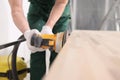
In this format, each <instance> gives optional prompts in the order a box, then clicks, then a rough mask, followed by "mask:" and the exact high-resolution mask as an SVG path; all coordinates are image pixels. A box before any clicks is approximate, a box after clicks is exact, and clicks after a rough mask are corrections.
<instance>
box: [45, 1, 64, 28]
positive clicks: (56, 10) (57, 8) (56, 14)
mask: <svg viewBox="0 0 120 80" xmlns="http://www.w3.org/2000/svg"><path fill="white" fill-rule="evenodd" d="M65 7H66V4H63V3H58V4H57V3H56V4H55V5H54V7H53V8H52V11H51V13H50V16H49V19H48V21H47V23H46V25H47V26H50V27H51V28H53V26H54V25H55V23H56V22H57V21H58V19H59V18H60V17H61V15H62V13H63V12H64V9H65Z"/></svg>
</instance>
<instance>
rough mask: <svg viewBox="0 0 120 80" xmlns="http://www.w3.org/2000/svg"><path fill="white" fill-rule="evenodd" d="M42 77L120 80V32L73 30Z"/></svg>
mask: <svg viewBox="0 0 120 80" xmlns="http://www.w3.org/2000/svg"><path fill="white" fill-rule="evenodd" d="M43 80H120V32H114V31H83V30H76V31H73V32H72V33H71V35H70V37H69V38H68V40H67V42H66V44H65V45H64V47H63V49H62V50H61V51H60V53H59V54H58V56H57V58H56V60H55V61H54V63H53V65H52V66H51V68H50V70H49V72H48V74H47V75H46V76H44V78H43Z"/></svg>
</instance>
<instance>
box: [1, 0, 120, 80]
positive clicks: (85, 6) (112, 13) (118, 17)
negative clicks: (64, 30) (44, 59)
mask: <svg viewBox="0 0 120 80" xmlns="http://www.w3.org/2000/svg"><path fill="white" fill-rule="evenodd" d="M119 3H120V0H71V16H72V21H71V27H72V29H73V30H78V29H79V30H110V31H120V26H119V24H120V23H119V22H120V6H119ZM23 4H24V5H23V8H24V14H25V16H26V15H27V11H28V7H29V3H28V1H27V0H23ZM21 34H22V33H21V32H20V31H19V30H18V29H17V28H16V26H15V25H14V23H13V20H12V17H11V12H10V7H9V4H8V0H0V44H4V43H8V42H12V41H16V40H17V39H18V37H19V36H20V35H21ZM11 49H12V47H10V48H6V49H3V50H0V55H4V54H8V53H10V51H11ZM18 56H21V57H24V58H25V61H26V63H27V64H28V66H29V58H30V51H29V50H28V48H27V47H26V45H25V42H24V43H22V45H20V48H19V51H18ZM26 80H28V79H26Z"/></svg>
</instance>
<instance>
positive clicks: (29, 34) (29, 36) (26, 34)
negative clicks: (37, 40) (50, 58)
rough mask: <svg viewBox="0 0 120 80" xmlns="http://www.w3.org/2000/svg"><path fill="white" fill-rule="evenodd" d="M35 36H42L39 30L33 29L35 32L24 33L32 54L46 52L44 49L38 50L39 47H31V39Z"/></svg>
mask: <svg viewBox="0 0 120 80" xmlns="http://www.w3.org/2000/svg"><path fill="white" fill-rule="evenodd" d="M33 34H40V32H39V31H38V30H37V29H33V30H27V31H25V33H24V37H25V39H26V41H27V46H28V48H29V49H30V51H31V52H32V53H35V52H37V51H40V52H41V51H45V49H43V48H37V47H35V46H32V45H31V37H32V36H33Z"/></svg>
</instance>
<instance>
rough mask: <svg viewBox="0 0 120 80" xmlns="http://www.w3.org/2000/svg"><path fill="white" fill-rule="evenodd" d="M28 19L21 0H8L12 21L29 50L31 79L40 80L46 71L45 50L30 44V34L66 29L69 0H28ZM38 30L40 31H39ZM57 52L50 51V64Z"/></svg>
mask: <svg viewBox="0 0 120 80" xmlns="http://www.w3.org/2000/svg"><path fill="white" fill-rule="evenodd" d="M29 1H30V7H29V12H28V21H27V19H26V18H25V16H24V12H23V8H22V0H9V3H10V7H11V14H12V17H13V21H14V23H15V25H16V26H17V27H18V29H19V30H20V31H21V32H22V33H23V34H24V36H25V38H26V40H27V45H28V47H29V49H30V50H31V52H32V53H33V54H31V61H30V74H31V80H40V79H41V78H42V77H43V75H44V74H45V71H46V63H45V50H44V49H42V48H36V47H34V46H31V45H30V41H31V36H32V35H33V34H34V33H36V34H39V33H41V34H55V33H57V32H63V31H65V30H66V29H67V26H68V23H69V21H70V5H69V0H29ZM39 31H40V32H39ZM56 55H57V53H55V51H52V52H51V56H50V64H51V63H52V62H53V60H54V59H55V57H56Z"/></svg>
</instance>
